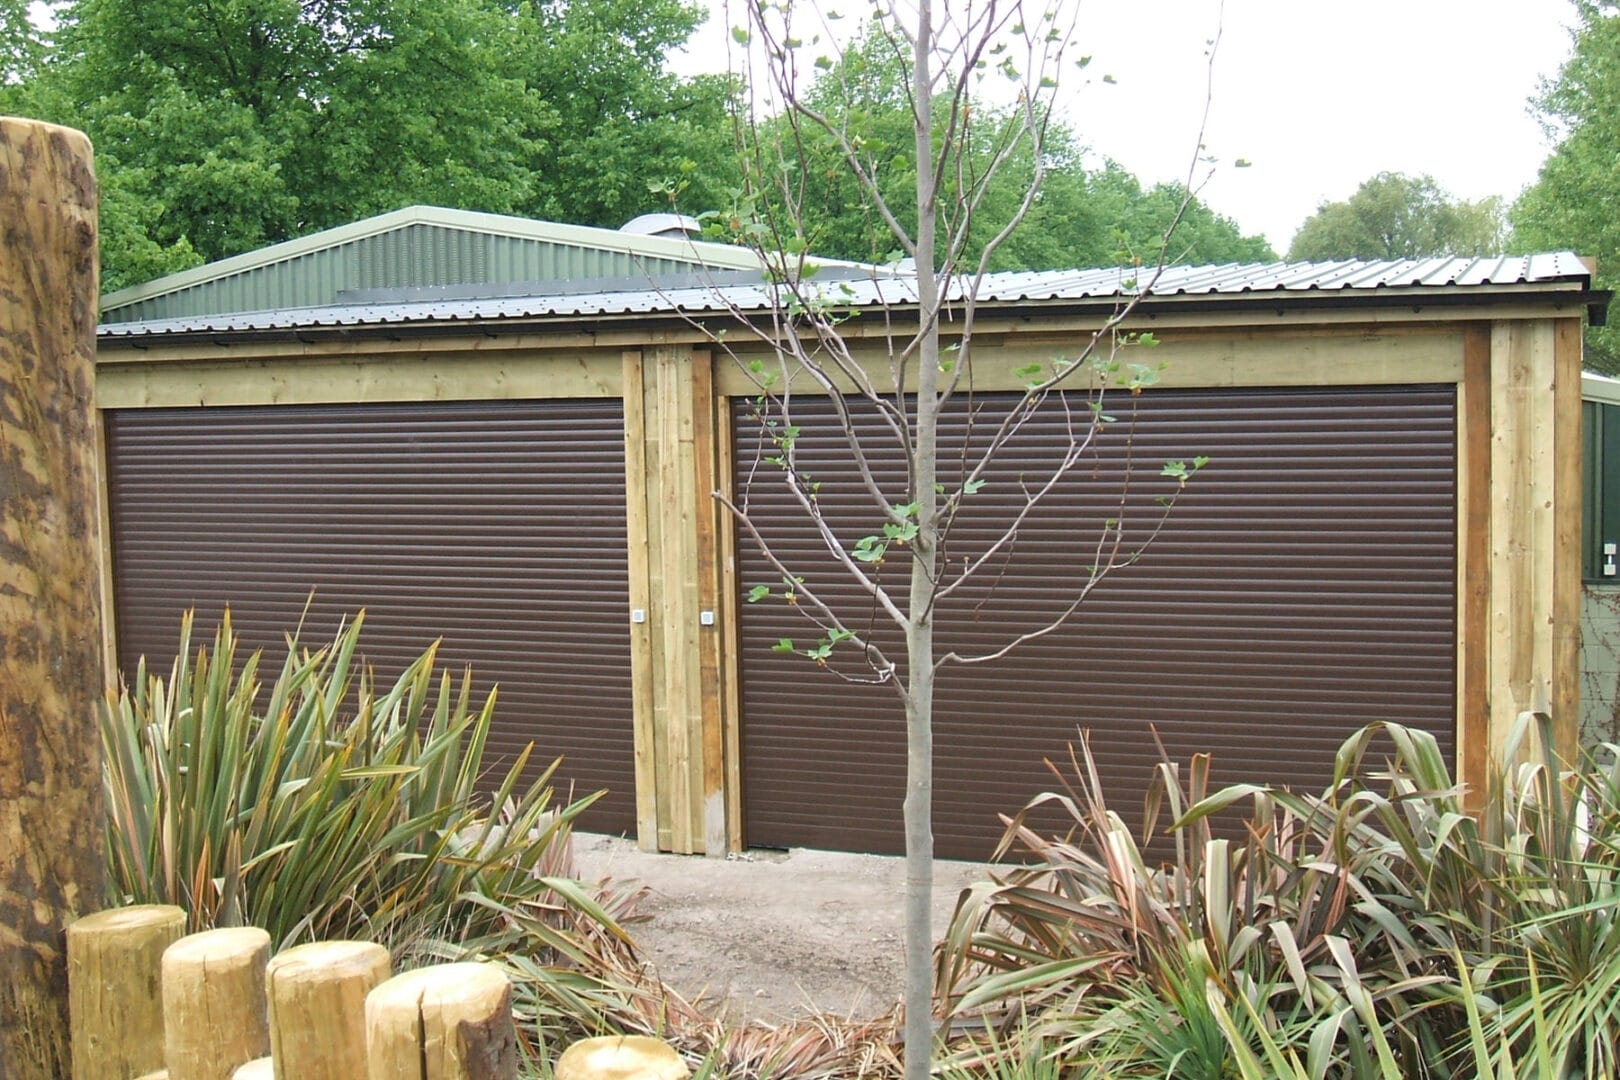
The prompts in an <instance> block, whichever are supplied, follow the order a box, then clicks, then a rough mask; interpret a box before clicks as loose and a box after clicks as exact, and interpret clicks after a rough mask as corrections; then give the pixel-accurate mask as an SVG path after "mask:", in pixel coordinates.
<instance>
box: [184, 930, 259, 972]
mask: <svg viewBox="0 0 1620 1080" xmlns="http://www.w3.org/2000/svg"><path fill="white" fill-rule="evenodd" d="M269 948H270V935H269V934H267V933H265V932H264V931H263V930H260V929H259V928H258V927H257V926H228V927H223V928H221V929H219V930H203V931H201V932H200V933H196V934H188V935H186V936H185V937H183V938H181V939H180V940H179V941H177V942H175V943H174V944H173V945H170V946H169V947H168V948H167V949H165V950H164V952H163V966H164V967H168V966H169V965H171V964H186V965H194V964H201V963H205V962H211V963H219V962H221V961H228V960H234V961H237V962H245V961H250V960H252V959H253V957H254V956H255V955H256V954H257V953H259V952H260V951H261V950H267V949H269Z"/></svg>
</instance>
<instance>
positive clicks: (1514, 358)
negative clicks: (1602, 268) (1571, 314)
mask: <svg viewBox="0 0 1620 1080" xmlns="http://www.w3.org/2000/svg"><path fill="white" fill-rule="evenodd" d="M1553 360H1554V334H1553V323H1552V321H1551V320H1543V321H1541V322H1532V323H1498V324H1496V325H1495V326H1494V327H1493V329H1492V331H1491V424H1492V428H1493V430H1492V438H1491V485H1492V499H1491V526H1490V534H1491V551H1490V579H1491V638H1490V714H1491V720H1490V752H1491V754H1492V755H1493V756H1495V755H1500V754H1502V753H1503V751H1504V750H1505V748H1506V745H1507V740H1508V737H1509V734H1510V732H1511V731H1512V729H1513V726H1514V724H1515V723H1516V722H1517V720H1518V717H1519V715H1520V714H1521V713H1523V712H1526V711H1536V712H1550V711H1551V709H1552V707H1553V701H1552V683H1553V644H1552V641H1553V600H1554V594H1555V588H1554V577H1555V575H1554V568H1555V550H1554V536H1555V520H1556V515H1555V509H1556V508H1555V496H1556V490H1555V489H1556V460H1555V459H1556V452H1557V450H1558V449H1559V447H1558V444H1557V440H1558V432H1557V430H1556V428H1557V423H1556V421H1557V418H1556V414H1555V409H1554V385H1553V376H1554V363H1553ZM1577 385H1578V384H1577ZM1576 415H1577V418H1578V415H1579V413H1578V409H1577V413H1576Z"/></svg>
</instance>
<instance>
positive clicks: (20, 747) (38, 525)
mask: <svg viewBox="0 0 1620 1080" xmlns="http://www.w3.org/2000/svg"><path fill="white" fill-rule="evenodd" d="M96 284H97V267H96V181H95V176H94V174H93V173H92V172H91V168H90V142H89V140H88V139H86V138H85V137H84V136H83V135H82V134H80V133H79V132H77V131H71V130H69V129H67V128H61V127H56V126H54V125H51V124H41V123H38V122H36V121H32V120H18V119H13V118H10V117H0V1080H22V1078H24V1077H27V1078H33V1077H40V1078H42V1080H43V1078H53V1080H54V1078H57V1077H64V1076H68V1075H69V1074H70V1072H71V1066H70V1063H69V1058H70V1052H69V1036H68V1024H67V1002H68V988H67V957H66V954H65V951H64V947H63V930H64V928H65V927H66V925H67V924H68V923H70V922H72V921H73V920H74V919H75V918H77V917H78V916H79V915H82V914H84V913H86V912H88V911H92V910H95V909H96V908H99V907H100V906H101V900H102V880H103V868H102V852H101V845H102V820H103V813H102V801H101V766H100V761H101V749H100V747H101V742H100V738H99V737H98V735H97V726H96V707H97V702H98V700H99V699H100V697H101V693H102V687H103V685H104V683H103V675H102V655H101V608H100V594H101V590H100V573H101V554H100V552H101V548H100V541H99V537H98V533H97V525H96V505H97V502H96V500H97V494H96V492H97V480H96V476H97V467H96V458H95V446H96V438H95V423H96V416H95V401H94V397H93V393H94V387H95V348H96Z"/></svg>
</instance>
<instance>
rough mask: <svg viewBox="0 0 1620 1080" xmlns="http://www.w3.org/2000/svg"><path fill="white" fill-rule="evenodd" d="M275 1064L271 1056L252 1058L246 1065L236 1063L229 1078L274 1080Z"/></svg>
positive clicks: (235, 1079)
mask: <svg viewBox="0 0 1620 1080" xmlns="http://www.w3.org/2000/svg"><path fill="white" fill-rule="evenodd" d="M275 1075H276V1066H275V1063H274V1061H273V1060H272V1059H271V1058H267V1057H262V1058H254V1059H253V1060H252V1061H250V1062H248V1063H247V1064H246V1065H238V1066H237V1067H236V1071H235V1072H233V1073H231V1080H275Z"/></svg>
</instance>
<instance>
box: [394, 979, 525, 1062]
mask: <svg viewBox="0 0 1620 1080" xmlns="http://www.w3.org/2000/svg"><path fill="white" fill-rule="evenodd" d="M366 1046H367V1053H368V1054H369V1055H370V1060H369V1065H368V1068H369V1072H368V1075H369V1076H370V1078H371V1080H398V1078H399V1077H411V1078H412V1080H516V1078H517V1066H518V1060H517V1028H516V1026H515V1025H514V1024H513V1022H512V984H511V982H510V980H508V979H507V977H506V975H505V973H503V972H502V971H501V969H500V968H498V967H495V966H494V965H492V964H479V963H460V964H442V965H440V966H438V967H430V968H419V969H417V970H416V971H407V972H406V973H405V974H403V975H395V976H394V977H393V978H392V979H389V980H388V981H387V982H385V983H383V984H382V985H381V986H379V987H377V989H375V990H373V991H372V992H371V993H370V995H369V996H367V998H366Z"/></svg>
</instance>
